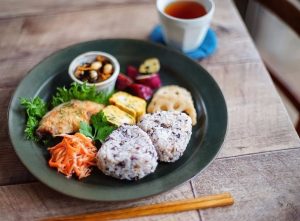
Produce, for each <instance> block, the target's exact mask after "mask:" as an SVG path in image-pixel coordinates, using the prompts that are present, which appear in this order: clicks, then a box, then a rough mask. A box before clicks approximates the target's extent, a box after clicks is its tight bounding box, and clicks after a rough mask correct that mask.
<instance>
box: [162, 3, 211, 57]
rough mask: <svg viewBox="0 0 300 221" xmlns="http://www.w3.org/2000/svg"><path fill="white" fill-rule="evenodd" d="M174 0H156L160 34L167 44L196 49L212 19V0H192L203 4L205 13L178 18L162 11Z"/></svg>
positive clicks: (187, 49)
mask: <svg viewBox="0 0 300 221" xmlns="http://www.w3.org/2000/svg"><path fill="white" fill-rule="evenodd" d="M175 1H176V0H157V1H156V7H157V10H158V14H159V18H160V22H161V24H162V32H163V33H162V34H163V37H164V40H165V42H166V44H167V45H168V46H171V47H173V48H176V49H178V50H181V51H183V52H189V51H193V50H195V49H197V48H198V47H199V46H200V45H201V43H202V42H203V40H204V37H205V36H206V33H207V31H208V28H209V25H210V21H211V19H212V16H213V13H214V10H215V4H214V2H213V1H212V0H193V1H195V2H198V3H200V4H201V5H203V6H204V8H205V10H206V14H205V15H204V16H201V17H198V18H193V19H180V18H176V17H173V16H170V15H168V14H166V13H165V12H164V10H165V8H166V7H167V6H168V5H169V4H170V3H172V2H175Z"/></svg>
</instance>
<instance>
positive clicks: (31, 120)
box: [20, 97, 48, 141]
mask: <svg viewBox="0 0 300 221" xmlns="http://www.w3.org/2000/svg"><path fill="white" fill-rule="evenodd" d="M20 103H21V105H22V106H23V107H24V108H25V109H26V113H27V122H26V128H25V131H24V132H25V136H26V139H28V140H33V141H39V140H40V139H39V137H38V136H37V135H36V133H35V131H36V129H37V127H38V125H39V121H40V120H41V118H42V117H43V116H44V115H45V114H46V113H47V111H48V108H47V105H46V103H45V102H44V101H43V100H42V99H41V98H39V97H35V98H33V99H28V98H21V101H20Z"/></svg>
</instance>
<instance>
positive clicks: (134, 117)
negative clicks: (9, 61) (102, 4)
mask: <svg viewBox="0 0 300 221" xmlns="http://www.w3.org/2000/svg"><path fill="white" fill-rule="evenodd" d="M8 114H9V117H8V118H9V120H8V124H9V135H10V139H11V142H12V144H13V147H14V149H15V152H16V154H17V155H18V157H19V158H20V160H21V161H22V163H23V164H24V165H25V166H26V168H27V169H28V170H29V171H30V172H31V173H32V174H33V175H34V176H35V177H36V178H37V179H38V180H40V181H41V182H43V183H44V184H46V185H47V186H49V187H51V188H53V189H55V190H57V191H59V192H61V193H64V194H66V195H69V196H73V197H77V198H80V199H87V200H98V201H122V200H132V199H138V198H142V197H147V196H151V195H155V194H158V193H161V192H164V191H167V190H169V189H171V188H173V187H175V186H177V185H180V184H182V183H183V182H186V181H188V180H189V179H191V178H192V177H194V176H195V175H196V174H198V173H199V172H201V171H202V170H203V169H204V168H205V167H207V166H208V165H209V163H210V162H212V161H213V159H214V158H215V157H216V155H217V153H218V152H219V150H220V148H221V146H222V143H223V141H224V138H225V134H226V129H227V120H228V117H227V108H226V103H225V99H224V96H223V94H222V92H221V90H220V88H219V87H218V85H217V83H216V82H215V81H214V79H213V78H212V77H211V76H210V74H209V73H208V72H207V71H206V70H205V69H203V68H202V67H201V66H200V65H199V64H197V63H196V62H194V61H192V60H191V59H189V58H187V57H186V56H184V55H183V54H181V53H179V52H176V51H174V50H172V49H169V48H167V47H164V46H160V45H157V44H153V43H150V42H146V41H141V40H132V39H106V40H95V41H90V42H84V43H80V44H76V45H73V46H70V47H68V48H65V49H62V50H60V51H58V52H55V53H54V54H52V55H50V56H49V57H47V58H46V59H44V60H43V61H41V62H40V63H39V64H37V65H36V66H35V67H34V68H33V69H32V70H31V71H30V72H29V73H28V74H27V75H26V77H25V78H24V79H23V80H22V81H21V83H20V84H19V86H18V87H17V89H16V91H15V93H14V95H13V97H12V100H11V103H10V107H9V110H8Z"/></svg>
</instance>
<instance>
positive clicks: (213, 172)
mask: <svg viewBox="0 0 300 221" xmlns="http://www.w3.org/2000/svg"><path fill="white" fill-rule="evenodd" d="M157 23H158V16H157V14H156V10H155V4H154V1H151V0H143V1H139V0H115V1H108V0H85V1H81V0H72V1H71V0H69V1H63V0H56V1H46V0H44V1H41V0H28V1H21V0H16V1H10V0H2V1H1V3H0V27H1V32H0V33H1V34H0V73H1V74H0V101H1V104H2V105H1V107H0V119H1V127H0V166H1V169H0V220H18V221H21V220H36V219H40V218H42V217H49V216H57V215H68V214H75V213H86V212H93V211H101V210H108V209H116V208H123V207H129V206H136V205H143V204H149V203H156V202H162V201H168V200H175V199H182V198H193V197H197V196H201V195H207V194H212V193H220V192H225V191H228V192H231V193H232V195H233V196H234V198H235V201H236V203H235V204H234V205H233V206H231V207H227V208H216V209H207V210H203V211H191V212H184V213H178V214H170V215H162V216H153V217H144V218H138V219H135V220H202V221H203V220H205V221H208V220H237V221H240V220H243V221H246V220H300V172H299V169H300V142H299V138H298V137H297V135H296V132H295V130H294V128H293V126H292V124H291V122H290V119H289V117H288V115H287V112H286V110H285V108H284V106H283V104H282V102H281V100H280V98H279V96H278V94H277V92H276V91H275V88H274V85H273V83H272V81H271V79H270V77H269V75H268V73H267V72H266V69H265V67H264V65H263V64H262V61H261V58H260V57H259V54H258V53H257V50H256V48H255V47H254V44H253V42H252V40H251V38H250V37H249V34H248V32H247V30H246V28H245V26H244V24H243V22H242V20H241V18H240V17H239V15H238V12H237V10H236V8H235V6H234V5H233V3H232V2H231V1H230V0H216V12H215V15H214V18H213V22H212V27H213V28H214V30H215V31H216V32H217V35H218V39H219V48H218V51H217V53H216V54H214V55H213V56H211V57H210V58H208V59H205V60H203V61H201V62H200V64H201V65H202V66H203V67H205V68H206V69H207V70H208V71H209V72H210V73H211V74H212V75H213V77H214V78H215V80H216V81H217V82H218V83H219V85H220V87H221V88H222V91H223V93H224V95H225V97H226V101H227V105H228V111H229V129H228V133H227V138H226V141H225V143H224V146H223V149H222V151H221V152H220V154H219V155H218V158H217V159H216V160H215V161H214V162H213V163H212V164H211V165H210V166H209V167H208V168H207V169H206V170H205V171H203V172H202V173H201V174H199V175H197V176H196V177H194V178H193V179H192V180H191V181H189V182H186V183H184V184H182V185H181V186H179V187H177V188H174V189H172V190H170V191H168V192H166V193H163V194H160V195H158V196H154V197H149V198H146V199H143V200H138V201H131V202H121V203H101V202H90V201H82V200H78V199H74V198H71V197H67V196H64V195H62V194H60V193H58V192H56V191H54V190H52V189H49V188H48V187H47V186H45V185H44V184H42V183H40V182H38V181H37V180H36V179H35V178H34V177H33V176H32V175H30V173H29V172H28V171H27V170H26V168H24V166H23V165H22V164H21V163H20V161H19V160H18V158H17V156H16V154H15V153H14V150H13V148H12V145H11V143H10V141H9V137H8V128H7V108H8V104H9V100H10V98H11V96H12V94H13V91H14V89H15V88H16V86H17V85H18V83H19V82H20V81H21V79H22V78H23V77H24V76H25V75H26V73H27V71H28V70H30V68H32V67H33V66H34V65H35V64H37V63H38V62H39V61H41V60H42V59H43V58H45V57H46V56H47V55H49V54H51V53H52V52H54V51H56V50H58V49H61V48H64V47H66V46H68V45H71V44H74V43H77V42H82V41H86V40H91V39H99V38H137V39H146V38H147V35H148V34H149V32H150V31H151V29H152V28H153V26H154V25H155V24H157Z"/></svg>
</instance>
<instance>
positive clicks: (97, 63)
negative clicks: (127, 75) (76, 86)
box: [74, 55, 114, 83]
mask: <svg viewBox="0 0 300 221" xmlns="http://www.w3.org/2000/svg"><path fill="white" fill-rule="evenodd" d="M113 73H114V67H113V65H112V63H111V61H110V60H109V59H108V58H106V57H105V56H102V55H98V56H97V57H96V59H95V60H94V61H93V62H91V63H84V64H82V65H79V66H77V67H76V70H75V72H74V76H75V77H76V78H77V79H78V80H80V81H83V82H88V83H99V82H102V81H105V80H107V79H108V78H110V77H111V75H112V74H113Z"/></svg>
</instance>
